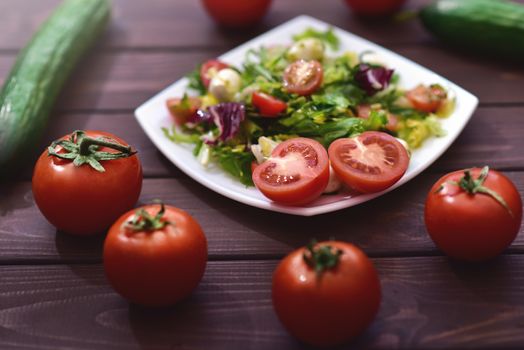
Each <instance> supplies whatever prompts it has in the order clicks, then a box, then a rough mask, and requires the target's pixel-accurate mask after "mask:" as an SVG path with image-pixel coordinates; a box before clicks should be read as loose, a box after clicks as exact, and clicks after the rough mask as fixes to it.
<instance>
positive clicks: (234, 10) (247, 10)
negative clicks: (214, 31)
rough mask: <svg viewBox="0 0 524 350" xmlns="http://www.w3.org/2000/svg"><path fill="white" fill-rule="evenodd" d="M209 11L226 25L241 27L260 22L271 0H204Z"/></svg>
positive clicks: (219, 21) (220, 22)
mask: <svg viewBox="0 0 524 350" xmlns="http://www.w3.org/2000/svg"><path fill="white" fill-rule="evenodd" d="M202 2H203V4H204V7H205V9H206V10H207V13H209V14H210V15H211V17H213V18H214V19H215V21H217V22H218V23H219V24H221V25H223V26H225V27H231V28H239V27H246V26H250V25H253V24H255V23H257V22H259V21H260V20H261V19H262V17H264V15H265V14H266V12H267V11H268V10H269V7H270V5H271V0H249V1H238V0H202Z"/></svg>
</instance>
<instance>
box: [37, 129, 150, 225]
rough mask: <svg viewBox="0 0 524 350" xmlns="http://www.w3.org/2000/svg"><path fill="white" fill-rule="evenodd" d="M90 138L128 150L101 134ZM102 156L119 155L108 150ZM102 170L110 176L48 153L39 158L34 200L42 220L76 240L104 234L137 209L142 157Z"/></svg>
mask: <svg viewBox="0 0 524 350" xmlns="http://www.w3.org/2000/svg"><path fill="white" fill-rule="evenodd" d="M86 135H87V136H89V137H93V138H96V137H100V136H103V137H106V138H110V139H112V140H114V141H116V142H118V143H120V144H122V145H127V143H126V142H125V141H124V140H122V139H120V138H118V137H116V136H114V135H111V134H109V133H106V132H102V131H86ZM63 138H69V135H66V136H64V137H63ZM57 150H58V148H57ZM99 151H102V152H115V150H113V149H110V148H106V147H101V148H100V149H99ZM101 164H102V166H103V167H104V168H105V172H99V171H97V170H95V169H93V168H92V167H91V166H89V165H88V164H84V165H81V166H79V167H77V166H75V165H74V164H73V162H72V161H69V160H63V159H60V158H57V157H55V156H50V155H48V153H47V150H46V151H44V152H43V153H42V155H41V156H40V158H38V161H37V163H36V165H35V169H34V172H33V180H32V188H33V195H34V199H35V202H36V204H37V205H38V208H39V209H40V211H41V212H42V214H43V215H44V216H45V217H46V219H47V220H48V221H49V222H50V223H51V224H52V225H53V226H55V227H56V228H57V229H58V230H59V231H63V232H66V233H70V234H76V235H91V234H96V233H101V232H104V231H105V230H106V229H107V228H108V227H109V226H110V225H111V224H112V223H113V222H114V221H115V220H116V219H117V218H118V217H119V216H120V215H122V213H124V212H126V211H127V210H129V209H131V208H132V207H133V206H134V205H135V203H136V201H137V200H138V197H139V195H140V190H141V188H142V167H141V165H140V161H139V160H138V158H137V156H136V155H132V156H130V157H127V158H120V159H115V160H108V161H102V162H101Z"/></svg>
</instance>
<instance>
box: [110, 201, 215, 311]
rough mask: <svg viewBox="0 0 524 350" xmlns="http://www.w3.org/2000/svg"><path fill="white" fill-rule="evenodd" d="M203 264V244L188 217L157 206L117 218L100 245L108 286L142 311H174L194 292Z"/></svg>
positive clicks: (195, 227) (196, 227) (193, 222)
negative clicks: (170, 308)
mask: <svg viewBox="0 0 524 350" xmlns="http://www.w3.org/2000/svg"><path fill="white" fill-rule="evenodd" d="M206 263H207V240H206V237H205V235H204V233H203V231H202V228H201V227H200V225H199V224H198V222H197V221H196V220H195V219H194V218H193V217H191V216H190V215H189V214H188V213H187V212H185V211H183V210H181V209H178V208H175V207H171V206H164V205H162V204H152V205H146V206H143V207H141V208H138V209H136V210H135V209H134V210H130V211H129V212H127V213H125V214H124V215H122V216H121V217H120V218H119V219H118V220H117V221H116V222H115V223H114V224H113V226H111V228H110V229H109V232H108V234H107V237H106V240H105V242H104V270H105V273H106V277H107V279H108V281H109V282H110V284H111V286H112V287H113V288H114V289H115V290H116V291H117V292H118V293H119V294H120V295H122V296H123V297H124V298H126V299H127V300H129V301H131V302H133V303H136V304H139V305H144V306H168V305H173V304H175V303H177V302H179V301H180V300H182V299H184V298H185V297H187V296H188V295H189V294H191V292H192V291H193V290H194V289H195V288H196V287H197V286H198V284H199V283H200V280H201V279H202V276H203V274H204V271H205V268H206Z"/></svg>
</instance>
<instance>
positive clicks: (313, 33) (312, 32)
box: [293, 27, 340, 50]
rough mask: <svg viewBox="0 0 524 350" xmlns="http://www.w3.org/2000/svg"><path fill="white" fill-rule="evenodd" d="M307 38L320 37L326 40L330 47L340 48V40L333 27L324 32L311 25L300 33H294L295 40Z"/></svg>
mask: <svg viewBox="0 0 524 350" xmlns="http://www.w3.org/2000/svg"><path fill="white" fill-rule="evenodd" d="M306 38H316V39H320V40H322V41H324V42H325V43H326V44H328V45H329V47H331V49H333V50H338V48H339V47H340V41H339V39H338V37H337V36H336V35H335V33H334V32H333V28H329V29H328V30H326V31H325V32H322V31H319V30H316V29H313V28H311V27H310V28H307V29H306V30H305V31H303V32H302V33H300V34H296V35H293V40H294V41H299V40H302V39H306Z"/></svg>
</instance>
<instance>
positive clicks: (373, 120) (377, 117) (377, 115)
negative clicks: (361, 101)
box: [363, 110, 388, 130]
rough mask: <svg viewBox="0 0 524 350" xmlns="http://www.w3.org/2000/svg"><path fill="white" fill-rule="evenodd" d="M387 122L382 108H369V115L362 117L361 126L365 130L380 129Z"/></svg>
mask: <svg viewBox="0 0 524 350" xmlns="http://www.w3.org/2000/svg"><path fill="white" fill-rule="evenodd" d="M387 123H388V116H387V113H386V111H384V110H379V111H375V110H371V112H370V113H369V117H368V118H367V119H364V122H363V126H364V128H365V129H366V130H381V129H382V128H383V127H385V126H386V124H387Z"/></svg>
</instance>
